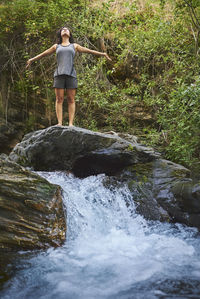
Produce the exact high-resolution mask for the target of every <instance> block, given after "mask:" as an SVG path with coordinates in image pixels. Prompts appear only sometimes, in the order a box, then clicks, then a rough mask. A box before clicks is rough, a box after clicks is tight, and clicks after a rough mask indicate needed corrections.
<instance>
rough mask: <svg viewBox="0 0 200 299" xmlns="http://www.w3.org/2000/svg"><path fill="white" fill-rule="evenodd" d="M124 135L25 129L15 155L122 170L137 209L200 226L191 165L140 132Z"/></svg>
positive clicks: (89, 170)
mask: <svg viewBox="0 0 200 299" xmlns="http://www.w3.org/2000/svg"><path fill="white" fill-rule="evenodd" d="M120 136H122V137H123V138H121V137H120ZM120 136H119V135H117V134H115V133H114V132H113V134H112V135H111V134H102V133H96V132H91V131H89V130H85V129H81V128H75V127H72V128H71V127H56V126H55V127H50V128H48V129H45V130H40V131H36V132H33V133H30V134H28V135H26V136H25V137H24V139H23V140H22V142H21V143H20V144H18V145H17V146H16V147H15V148H14V150H13V152H12V153H11V154H10V159H12V160H13V161H15V162H17V163H20V164H22V165H24V166H28V167H32V168H33V169H34V170H69V171H72V172H73V173H74V174H75V175H76V176H79V177H85V176H88V175H93V174H98V173H106V174H107V175H114V176H117V179H118V180H122V181H124V180H125V181H126V182H127V183H128V186H129V188H130V190H131V192H132V194H133V200H134V201H135V203H136V206H137V211H138V212H139V213H141V214H142V215H144V216H145V217H146V218H147V219H149V220H160V221H170V222H181V223H185V224H187V225H190V226H196V227H198V228H199V229H200V212H199V211H200V191H199V190H200V186H199V185H198V183H196V184H194V182H193V181H192V179H191V178H190V177H189V176H190V171H189V170H188V169H186V168H185V167H183V166H181V165H178V164H175V163H172V162H170V161H167V160H163V159H161V158H160V155H159V154H158V153H156V152H155V151H153V150H152V149H150V148H147V147H144V146H141V145H140V144H138V143H137V140H136V138H135V137H131V136H126V135H124V136H123V135H120ZM109 181H110V182H111V181H112V180H109V179H108V180H107V182H109ZM111 184H112V182H111Z"/></svg>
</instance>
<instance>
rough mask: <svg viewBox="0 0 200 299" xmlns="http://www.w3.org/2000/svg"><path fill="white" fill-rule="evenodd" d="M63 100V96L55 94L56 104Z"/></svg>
mask: <svg viewBox="0 0 200 299" xmlns="http://www.w3.org/2000/svg"><path fill="white" fill-rule="evenodd" d="M63 101H64V97H63V96H57V97H56V102H57V103H58V104H62V103H63Z"/></svg>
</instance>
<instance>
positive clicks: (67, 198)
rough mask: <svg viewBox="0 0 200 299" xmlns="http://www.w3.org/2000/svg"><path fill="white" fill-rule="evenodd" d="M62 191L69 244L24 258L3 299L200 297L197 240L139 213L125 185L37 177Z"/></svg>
mask: <svg viewBox="0 0 200 299" xmlns="http://www.w3.org/2000/svg"><path fill="white" fill-rule="evenodd" d="M39 174H40V175H42V176H43V177H45V178H46V179H47V180H49V181H50V182H51V183H54V184H58V185H60V186H61V187H62V189H63V200H64V205H65V208H66V215H67V239H66V242H65V244H64V245H63V246H62V247H60V248H56V249H54V248H50V249H48V250H46V251H39V252H38V251H37V252H28V253H27V252H23V251H21V252H19V256H20V257H19V258H18V261H16V262H15V271H13V275H12V276H11V278H10V279H9V280H8V281H7V282H6V283H5V284H4V288H3V290H2V291H1V292H0V298H1V299H23V298H24V299H25V298H27V299H36V298H37V299H55V298H56V299H93V298H94V299H103V298H108V299H131V298H134V299H137V298H138V299H142V298H144V299H154V298H165V299H167V298H194V299H196V298H200V235H199V233H198V231H197V230H196V229H195V228H189V227H186V226H184V225H181V224H168V223H160V222H158V221H146V220H145V219H144V218H143V217H142V216H140V215H138V214H136V212H135V205H134V202H133V199H132V195H131V194H130V192H129V190H128V188H127V186H126V185H125V184H124V185H123V184H122V185H120V186H118V185H116V186H112V188H109V187H106V184H105V181H106V179H107V178H106V176H105V175H104V174H101V175H98V176H90V177H87V178H84V179H79V178H76V177H74V176H73V175H72V174H66V173H64V172H51V173H47V172H39Z"/></svg>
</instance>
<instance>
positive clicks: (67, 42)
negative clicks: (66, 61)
mask: <svg viewBox="0 0 200 299" xmlns="http://www.w3.org/2000/svg"><path fill="white" fill-rule="evenodd" d="M69 44H70V42H69V37H68V36H66V37H65V36H63V37H62V43H61V45H63V46H67V45H69Z"/></svg>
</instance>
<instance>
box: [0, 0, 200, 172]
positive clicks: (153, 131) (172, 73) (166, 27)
mask: <svg viewBox="0 0 200 299" xmlns="http://www.w3.org/2000/svg"><path fill="white" fill-rule="evenodd" d="M11 11H12V14H11ZM0 15H1V18H0V46H1V49H2V50H1V54H0V60H1V75H0V76H1V83H0V84H1V94H0V115H1V116H2V117H3V118H4V119H6V121H11V122H12V121H13V120H20V121H23V122H24V123H25V125H26V131H27V132H28V131H30V130H33V129H38V128H42V127H45V126H49V125H52V124H55V112H54V101H55V96H54V91H53V89H52V74H53V71H54V68H55V57H54V56H51V57H48V58H44V59H42V60H40V61H38V62H36V63H34V64H33V65H32V67H31V68H30V69H29V70H26V69H25V64H26V60H27V59H28V58H29V57H33V56H35V55H36V54H38V53H40V52H41V51H43V50H44V49H47V48H49V47H50V46H51V45H52V44H53V43H55V42H56V39H55V32H56V31H57V29H58V28H59V27H61V26H63V25H67V26H69V27H70V28H71V29H72V31H73V35H74V37H75V41H76V42H77V43H80V44H81V45H84V46H87V47H90V48H92V49H98V50H100V51H104V50H106V51H107V52H108V54H109V55H110V56H111V57H112V62H107V61H105V60H104V59H102V58H97V57H94V56H90V55H88V54H87V55H85V54H82V55H77V58H76V69H77V73H78V79H79V88H78V93H77V97H76V100H77V113H76V123H75V124H76V125H77V126H81V127H85V128H89V129H93V130H97V129H98V130H102V131H107V130H113V131H124V132H129V133H135V132H137V133H138V134H140V136H141V139H142V140H145V143H148V144H150V145H153V146H156V147H158V148H159V149H162V150H163V153H164V154H165V157H166V158H168V159H171V160H173V161H175V162H179V163H182V164H184V165H186V166H189V165H191V164H192V163H194V162H196V161H199V159H200V154H199V147H200V138H199V137H200V114H199V110H200V101H199V99H200V78H199V67H200V61H199V54H200V23H199V19H200V3H199V1H198V0H160V1H159V0H153V1H152V0H151V1H148V0H146V1H142V0H135V1H130V0H129V1H128V0H127V1H120V0H118V1H117V0H115V1H114V0H106V1H88V0H76V1H75V0H47V1H42V0H32V1H27V0H15V1H14V0H13V1H9V2H7V1H1V4H0ZM136 104H137V105H142V107H143V109H144V110H145V111H147V112H149V113H150V114H151V115H152V117H153V119H151V120H149V121H148V120H143V121H139V120H138V119H135V118H134V117H133V115H134V109H135V106H136ZM64 109H65V110H66V107H64ZM65 119H66V120H67V116H66V115H65Z"/></svg>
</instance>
